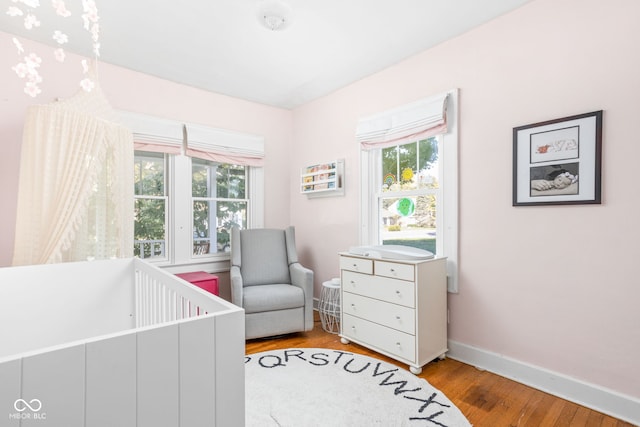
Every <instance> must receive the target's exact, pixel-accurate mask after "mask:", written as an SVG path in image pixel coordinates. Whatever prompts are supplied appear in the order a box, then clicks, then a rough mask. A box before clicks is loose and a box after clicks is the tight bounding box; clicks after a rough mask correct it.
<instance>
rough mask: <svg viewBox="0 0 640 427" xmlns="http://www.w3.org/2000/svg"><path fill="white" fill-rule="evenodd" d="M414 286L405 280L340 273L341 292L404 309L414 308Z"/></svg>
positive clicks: (347, 272)
mask: <svg viewBox="0 0 640 427" xmlns="http://www.w3.org/2000/svg"><path fill="white" fill-rule="evenodd" d="M414 289H415V285H414V283H413V282H407V281H405V280H399V279H390V278H388V277H381V276H371V275H368V274H361V273H356V272H353V271H345V270H343V271H342V290H343V291H345V292H351V293H354V294H358V295H363V296H367V297H371V298H375V299H379V300H382V301H388V302H391V303H394V304H400V305H404V306H406V307H412V308H413V307H415V291H414Z"/></svg>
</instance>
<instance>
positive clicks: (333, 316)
mask: <svg viewBox="0 0 640 427" xmlns="http://www.w3.org/2000/svg"><path fill="white" fill-rule="evenodd" d="M318 311H319V312H320V321H321V322H322V329H324V330H325V331H327V332H329V333H332V334H337V333H339V332H340V279H333V280H329V281H327V282H324V283H322V293H321V294H320V302H319V306H318Z"/></svg>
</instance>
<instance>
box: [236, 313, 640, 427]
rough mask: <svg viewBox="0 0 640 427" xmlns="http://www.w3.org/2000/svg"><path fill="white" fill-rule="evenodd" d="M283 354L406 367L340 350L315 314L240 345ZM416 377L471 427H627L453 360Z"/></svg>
mask: <svg viewBox="0 0 640 427" xmlns="http://www.w3.org/2000/svg"><path fill="white" fill-rule="evenodd" d="M285 348H329V349H336V350H344V351H350V352H353V353H361V354H365V355H368V356H371V357H375V358H378V359H381V360H385V361H387V362H389V363H394V364H396V365H398V366H400V367H402V368H404V369H407V366H406V365H404V364H402V363H399V362H396V361H395V360H393V359H390V358H387V357H385V356H383V355H381V354H378V353H376V352H373V351H371V350H369V349H367V348H364V347H362V346H359V345H357V344H353V343H352V344H348V345H345V344H342V343H341V342H340V338H339V337H338V336H337V335H335V334H330V333H327V332H325V331H324V330H323V329H322V326H321V324H320V320H319V318H318V315H317V313H316V322H315V325H314V329H313V331H310V332H306V333H299V334H291V335H288V336H283V337H278V338H271V339H258V340H249V341H247V343H246V353H247V354H252V353H259V352H262V351H268V350H277V349H285ZM419 376H420V377H421V378H424V379H426V380H427V381H428V382H429V383H430V384H432V385H433V386H434V387H436V388H437V389H439V390H441V391H442V392H443V393H444V394H446V395H447V397H448V398H449V399H450V400H451V401H452V402H453V403H455V404H456V406H458V408H460V410H461V411H462V413H463V414H464V415H465V416H466V417H467V419H468V420H469V422H470V423H471V424H472V425H473V426H474V427H511V426H514V427H515V426H518V427H523V426H527V427H528V426H532V427H547V426H549V427H551V426H553V427H565V426H571V427H573V426H575V427H583V426H585V427H586V426H589V427H598V426H602V427H605V426H606V427H633V425H632V424H629V423H626V422H623V421H620V420H618V419H615V418H612V417H610V416H607V415H604V414H602V413H600V412H596V411H593V410H591V409H588V408H585V407H583V406H580V405H577V404H575V403H572V402H569V401H566V400H563V399H560V398H558V397H555V396H552V395H550V394H547V393H544V392H542V391H538V390H536V389H533V388H531V387H527V386H525V385H523V384H520V383H517V382H515V381H511V380H508V379H506V378H503V377H501V376H499V375H495V374H492V373H490V372H486V371H481V370H478V369H476V368H474V367H473V366H470V365H466V364H464V363H460V362H458V361H455V360H453V359H445V360H439V361H434V362H431V363H429V364H428V365H427V366H425V367H424V368H423V369H422V373H421V374H420V375H419ZM300 427H304V426H300ZM336 427H338V426H336Z"/></svg>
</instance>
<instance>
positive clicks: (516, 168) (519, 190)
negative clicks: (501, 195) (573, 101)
mask: <svg viewBox="0 0 640 427" xmlns="http://www.w3.org/2000/svg"><path fill="white" fill-rule="evenodd" d="M602 116H603V111H602V110H599V111H594V112H591V113H585V114H578V115H575V116H569V117H563V118H561V119H555V120H548V121H545V122H540V123H533V124H529V125H524V126H518V127H515V128H513V206H537V205H578V204H600V203H601V200H602V176H601V174H602Z"/></svg>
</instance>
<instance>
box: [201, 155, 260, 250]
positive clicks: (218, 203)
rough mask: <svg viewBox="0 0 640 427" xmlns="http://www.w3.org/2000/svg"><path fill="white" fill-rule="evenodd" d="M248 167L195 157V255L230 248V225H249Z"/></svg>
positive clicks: (231, 226) (241, 226)
mask: <svg viewBox="0 0 640 427" xmlns="http://www.w3.org/2000/svg"><path fill="white" fill-rule="evenodd" d="M247 169H248V168H246V167H244V166H238V165H227V164H219V163H214V162H211V161H206V160H200V159H193V160H192V183H191V191H192V196H193V202H192V203H193V210H192V213H193V254H194V255H203V254H209V253H217V252H229V249H230V246H229V236H230V234H231V228H233V227H239V228H241V229H242V228H246V225H247V208H248V204H249V200H248V199H247V193H246V188H247V185H246V184H247Z"/></svg>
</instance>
